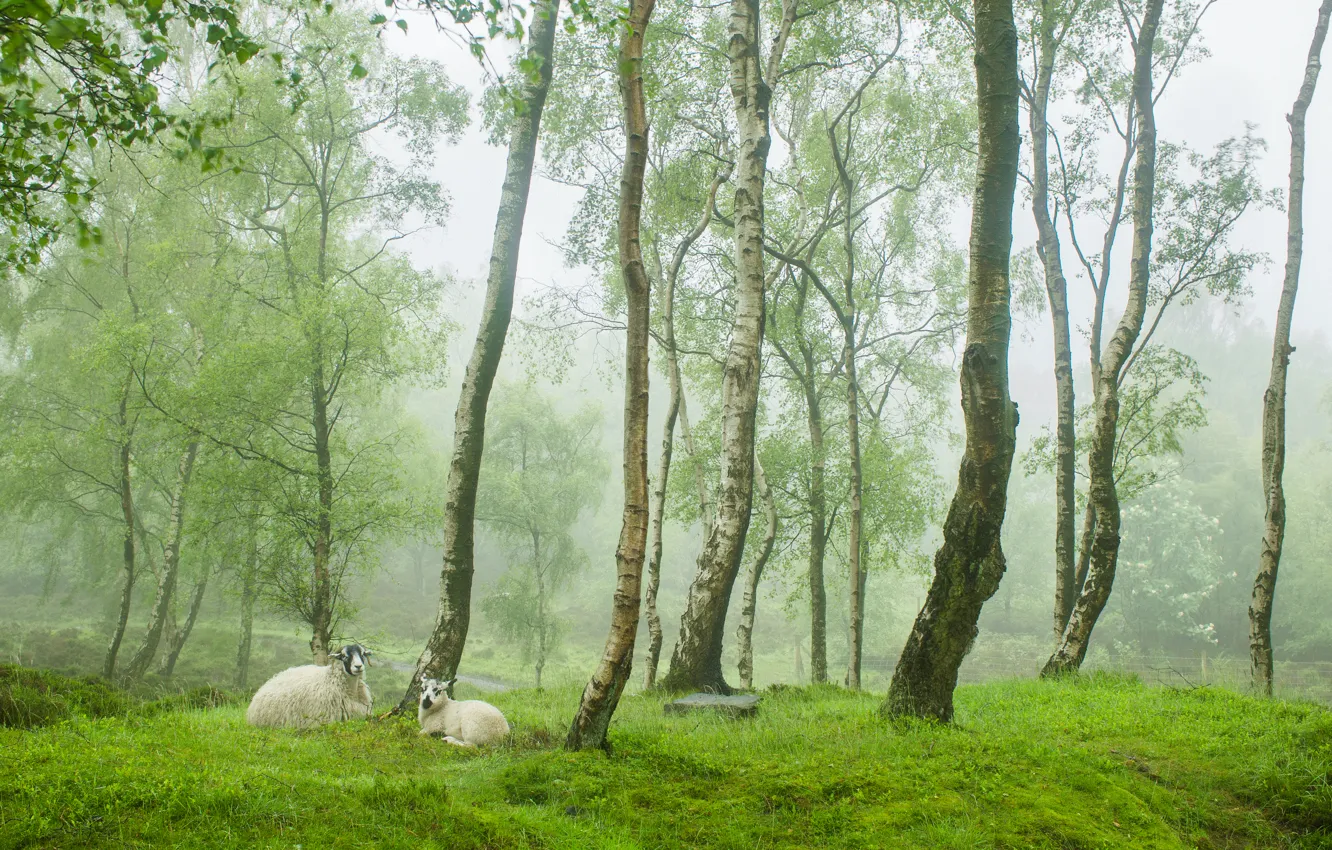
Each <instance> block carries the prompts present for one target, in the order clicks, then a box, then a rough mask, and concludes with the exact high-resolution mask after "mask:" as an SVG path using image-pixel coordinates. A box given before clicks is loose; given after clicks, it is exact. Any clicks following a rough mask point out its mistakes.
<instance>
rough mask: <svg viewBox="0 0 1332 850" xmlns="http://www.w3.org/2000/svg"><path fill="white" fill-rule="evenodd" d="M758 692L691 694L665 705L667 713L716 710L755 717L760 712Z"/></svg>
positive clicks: (737, 715) (739, 715) (728, 713)
mask: <svg viewBox="0 0 1332 850" xmlns="http://www.w3.org/2000/svg"><path fill="white" fill-rule="evenodd" d="M758 704H759V697H758V694H736V695H734V696H729V697H724V696H721V695H719V694H703V693H698V694H690V695H689V696H687V697H681V698H680V699H677V700H675V701H674V702H668V703H666V705H665V711H666V713H667V714H688V713H689V712H691V711H715V712H717V713H719V714H726V715H730V716H731V717H753V716H754V715H755V714H758Z"/></svg>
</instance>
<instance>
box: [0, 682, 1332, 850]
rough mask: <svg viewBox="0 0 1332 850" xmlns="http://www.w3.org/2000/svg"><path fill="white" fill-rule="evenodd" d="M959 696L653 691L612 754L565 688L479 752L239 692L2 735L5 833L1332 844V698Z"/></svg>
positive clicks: (320, 842) (515, 718)
mask: <svg viewBox="0 0 1332 850" xmlns="http://www.w3.org/2000/svg"><path fill="white" fill-rule="evenodd" d="M958 696H959V705H958V723H957V724H956V725H955V726H952V727H939V726H934V725H929V724H919V723H902V724H892V723H885V722H883V721H882V720H880V719H879V718H878V715H877V708H878V698H877V697H875V696H873V695H860V694H850V693H846V692H843V691H840V690H837V689H834V688H801V689H783V690H779V691H774V692H770V693H768V694H767V695H766V696H765V699H764V702H763V705H762V707H761V709H760V714H759V716H758V717H757V718H754V719H752V720H738V721H737V720H726V719H720V718H710V717H694V716H679V717H663V716H662V711H661V702H662V698H661V697H659V696H656V695H636V696H631V697H627V698H626V699H625V701H624V703H623V704H622V707H621V710H620V712H619V714H618V715H617V718H616V725H615V727H614V730H613V740H614V743H615V752H614V754H613V755H612V756H610V757H607V756H605V755H602V754H600V753H578V754H571V753H566V752H564V751H563V750H561V749H560V748H559V746H558V745H559V743H560V742H561V741H562V740H563V737H564V729H565V724H566V723H567V722H568V719H569V717H570V716H571V713H572V710H573V707H574V706H575V704H576V702H577V699H578V693H577V691H576V690H573V689H569V690H551V691H545V692H511V693H505V694H497V695H492V696H491V697H488V699H490V700H491V701H493V702H494V703H495V704H496V705H498V706H499V707H500V708H501V709H503V710H504V712H505V714H506V715H507V716H508V717H509V719H510V720H511V721H512V722H513V724H514V726H515V732H514V735H513V736H512V740H511V742H510V743H509V744H508V745H506V746H503V747H499V748H497V749H494V750H491V751H489V752H484V753H481V754H474V753H468V752H464V751H459V750H457V749H455V748H453V747H451V746H449V745H448V744H445V743H443V742H440V741H437V740H433V739H425V738H421V737H420V736H419V735H417V730H416V724H415V723H414V722H412V721H408V720H399V721H392V722H382V723H381V722H371V723H365V722H357V723H347V724H339V725H336V726H332V727H325V728H323V729H318V730H311V731H305V732H293V731H283V730H261V729H251V728H249V727H247V726H245V724H244V716H243V711H242V709H241V708H240V707H238V706H237V707H224V708H220V709H216V710H210V711H177V712H169V713H161V714H158V715H156V716H153V717H143V716H139V715H128V716H123V717H118V718H113V719H107V720H101V721H96V722H74V723H67V724H61V725H58V726H54V727H48V728H45V729H40V730H37V731H33V732H19V731H16V730H0V752H4V753H5V755H6V757H7V758H6V761H7V762H9V768H10V769H9V777H10V778H9V779H8V780H7V781H6V782H4V783H0V847H9V846H24V847H62V848H63V847H101V846H106V845H107V844H108V843H113V842H114V843H119V844H120V845H122V846H123V845H131V846H146V845H154V846H161V845H171V846H181V847H221V846H242V845H243V846H260V847H279V846H281V847H291V846H294V845H297V844H301V845H303V846H305V847H380V848H393V847H404V848H407V847H411V848H420V847H422V846H427V847H429V846H441V847H449V848H451V850H461V848H517V847H545V848H588V847H606V848H638V847H643V848H659V847H662V848H664V847H681V848H707V847H717V848H723V847H724V848H751V847H780V848H797V847H819V848H873V847H882V848H963V847H965V848H1051V850H1053V848H1117V847H1124V848H1129V847H1132V848H1240V847H1250V848H1285V847H1292V848H1294V847H1299V848H1320V847H1332V791H1330V788H1332V785H1330V784H1329V783H1330V781H1332V714H1330V713H1329V712H1328V711H1326V710H1325V709H1322V708H1319V707H1317V706H1313V705H1307V704H1292V703H1284V702H1263V701H1258V700H1253V699H1249V698H1246V697H1242V696H1238V695H1235V694H1231V693H1226V692H1220V691H1213V690H1208V689H1199V690H1190V691H1175V690H1167V689H1161V688H1148V687H1144V686H1142V685H1140V684H1138V683H1137V682H1134V681H1131V680H1124V679H1112V678H1104V677H1093V678H1087V679H1071V680H1068V681H1062V682H1053V683H1051V682H1011V683H1001V684H994V685H985V686H975V687H968V688H964V689H962V690H961V691H959V695H958Z"/></svg>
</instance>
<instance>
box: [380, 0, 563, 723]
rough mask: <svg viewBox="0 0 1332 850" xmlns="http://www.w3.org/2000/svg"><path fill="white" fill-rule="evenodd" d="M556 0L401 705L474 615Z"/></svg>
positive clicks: (524, 122)
mask: <svg viewBox="0 0 1332 850" xmlns="http://www.w3.org/2000/svg"><path fill="white" fill-rule="evenodd" d="M558 17H559V0H550V2H547V3H544V4H541V5H540V6H538V7H536V11H535V14H534V18H533V23H532V27H531V31H530V40H529V43H528V48H527V55H526V58H525V59H524V60H523V62H521V63H520V68H521V69H523V70H524V71H526V72H527V74H528V76H526V77H524V79H523V80H522V81H521V83H520V86H519V90H518V93H517V103H516V108H517V112H516V114H515V115H514V117H513V120H512V123H511V124H510V126H509V127H508V136H509V138H508V141H509V155H508V160H507V162H506V165H505V173H504V184H503V186H502V187H501V189H500V205H499V211H498V212H497V213H496V217H495V235H494V241H493V244H492V246H491V253H490V269H489V273H488V275H487V278H486V299H485V304H484V306H483V307H482V312H481V320H480V325H479V327H478V330H477V335H476V342H475V344H474V345H473V347H472V354H471V359H470V360H469V361H468V363H467V372H466V374H465V376H464V378H463V385H462V392H461V394H460V395H459V397H458V406H457V409H456V410H455V412H454V417H453V418H454V422H453V432H454V436H453V457H452V461H451V462H450V465H449V477H448V481H447V482H446V484H445V494H446V495H445V509H444V565H443V568H442V570H441V572H440V588H439V610H438V613H437V615H436V618H435V627H434V629H433V630H432V632H431V634H430V637H429V639H428V640H427V641H426V645H425V648H424V649H423V650H422V651H421V655H420V657H419V658H418V659H417V662H416V670H415V671H414V672H413V674H412V680H411V683H410V684H409V685H408V687H407V692H406V693H405V694H403V697H402V701H401V703H400V704H399V708H400V709H405V708H408V707H410V706H411V705H412V704H413V703H415V701H416V697H417V693H418V692H419V690H420V686H421V679H422V678H423V677H431V678H436V679H451V678H453V677H454V675H455V674H456V673H457V671H458V662H459V661H460V660H461V659H462V653H463V648H464V647H465V645H466V642H467V629H468V626H469V624H470V622H471V599H472V575H473V570H474V561H475V540H474V535H475V527H476V498H477V496H476V488H477V481H478V479H479V477H480V474H481V458H482V454H483V451H484V447H485V428H486V408H487V404H488V401H489V398H490V390H491V387H492V386H493V385H494V382H495V375H496V373H497V372H498V370H499V364H500V359H501V357H502V356H503V353H504V343H505V339H506V337H507V335H508V329H509V320H510V318H511V316H512V314H513V292H514V282H515V278H516V277H517V274H518V256H519V250H520V248H521V246H522V235H523V221H524V218H525V217H526V214H527V198H528V194H529V192H530V190H531V186H532V168H533V165H534V163H535V161H536V151H537V141H538V139H539V138H540V136H541V118H542V112H543V110H544V108H545V103H546V94H547V92H548V90H549V88H550V81H551V74H552V68H553V65H554V48H555V31H556V29H557V25H558V20H557V19H558Z"/></svg>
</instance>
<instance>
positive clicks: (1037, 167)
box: [1030, 0, 1078, 641]
mask: <svg viewBox="0 0 1332 850" xmlns="http://www.w3.org/2000/svg"><path fill="white" fill-rule="evenodd" d="M1051 3H1052V0H1041V11H1040V22H1039V27H1040V33H1039V39H1040V42H1039V48H1038V50H1039V52H1038V56H1037V63H1036V64H1037V67H1036V85H1035V86H1034V87H1033V89H1032V96H1031V110H1030V116H1031V164H1032V168H1031V171H1032V179H1031V187H1032V189H1031V195H1032V204H1031V209H1032V214H1033V215H1034V216H1035V219H1036V232H1037V233H1038V234H1039V239H1038V240H1037V242H1036V253H1037V255H1038V256H1039V257H1040V260H1041V265H1042V266H1043V267H1044V269H1045V292H1046V295H1047V296H1048V297H1049V300H1050V321H1051V324H1052V326H1053V327H1052V330H1053V331H1054V374H1055V400H1056V409H1057V420H1056V425H1055V598H1054V635H1055V640H1056V641H1058V640H1059V639H1060V638H1062V637H1063V636H1064V629H1065V628H1067V627H1068V618H1069V617H1070V616H1071V615H1072V614H1073V602H1074V600H1076V599H1077V597H1078V587H1077V586H1076V584H1077V581H1076V576H1077V570H1076V569H1075V567H1074V559H1075V558H1076V552H1075V548H1074V546H1075V544H1074V540H1075V535H1076V533H1077V531H1076V514H1077V502H1076V500H1077V479H1076V468H1077V458H1078V455H1077V447H1076V445H1075V441H1076V430H1075V427H1076V426H1075V412H1076V411H1075V402H1074V396H1073V348H1072V342H1071V334H1070V330H1069V323H1068V279H1067V278H1066V277H1065V276H1064V263H1063V259H1062V258H1061V256H1060V248H1059V233H1058V231H1057V230H1056V229H1055V225H1054V219H1053V218H1052V216H1051V214H1050V153H1049V148H1050V128H1049V124H1048V119H1047V115H1048V110H1049V106H1050V83H1051V81H1052V80H1053V78H1054V67H1055V54H1056V53H1057V52H1058V50H1059V41H1058V40H1057V39H1056V37H1055V20H1054V15H1053V11H1052V9H1051Z"/></svg>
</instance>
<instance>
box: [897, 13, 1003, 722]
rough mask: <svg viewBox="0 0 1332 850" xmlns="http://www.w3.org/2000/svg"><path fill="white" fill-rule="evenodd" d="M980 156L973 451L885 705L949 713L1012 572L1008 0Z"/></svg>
mask: <svg viewBox="0 0 1332 850" xmlns="http://www.w3.org/2000/svg"><path fill="white" fill-rule="evenodd" d="M973 15H974V17H973V20H974V28H975V52H976V89H977V109H978V115H979V141H980V145H979V159H978V162H977V166H976V192H975V199H974V201H973V206H972V220H971V266H970V269H969V272H968V285H967V345H966V350H965V352H964V354H963V359H962V377H961V385H962V414H963V418H964V420H965V422H966V450H965V453H964V454H963V457H962V464H961V470H960V472H959V474H958V487H957V491H956V492H955V493H954V495H953V501H952V504H951V505H950V507H949V510H948V517H947V519H946V520H945V521H944V528H943V537H944V539H943V544H942V545H941V546H940V547H939V550H938V552H937V553H936V554H935V557H934V579H933V581H932V582H931V584H930V589H929V592H928V595H927V596H926V600H925V606H924V607H923V608H922V609H921V611H920V613H919V614H918V615H917V617H916V621H915V624H914V625H913V626H912V629H911V634H910V635H909V636H908V638H907V643H906V646H905V647H904V648H903V650H902V656H901V658H900V659H899V660H898V663H897V668H896V670H895V671H894V672H893V678H892V682H891V684H890V685H889V688H888V698H887V700H886V701H885V702H884V705H883V711H884V713H885V714H888V715H890V716H901V715H910V716H916V717H925V718H932V719H936V720H941V721H945V722H947V721H949V720H951V719H952V717H953V690H954V688H956V686H957V671H958V668H959V667H960V666H961V664H962V659H963V657H964V656H965V655H966V653H967V650H968V649H970V647H971V642H972V641H973V640H974V639H975V637H976V632H977V628H976V622H977V620H978V618H979V617H980V611H981V606H982V605H984V604H985V601H986V600H987V599H989V598H990V597H991V596H993V595H994V592H995V590H996V589H998V587H999V581H1000V579H1001V578H1002V577H1003V574H1004V566H1005V565H1004V554H1003V549H1002V548H1001V543H1000V531H1001V529H1002V527H1003V521H1004V510H1005V507H1006V502H1007V490H1008V476H1009V472H1010V470H1011V469H1012V463H1013V453H1014V449H1015V444H1016V440H1017V421H1018V415H1017V406H1016V405H1015V404H1014V403H1013V402H1012V400H1011V399H1010V398H1009V395H1008V343H1009V333H1010V328H1011V318H1010V312H1009V301H1010V292H1011V290H1010V284H1009V252H1010V249H1011V246H1012V240H1013V199H1014V194H1015V192H1016V188H1017V171H1018V142H1019V139H1018V76H1017V74H1018V69H1017V29H1016V26H1015V25H1014V19H1013V4H1012V2H1011V0H975V4H974V6H973Z"/></svg>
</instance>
